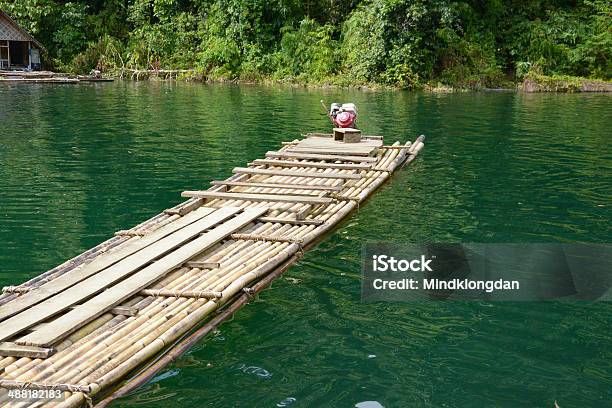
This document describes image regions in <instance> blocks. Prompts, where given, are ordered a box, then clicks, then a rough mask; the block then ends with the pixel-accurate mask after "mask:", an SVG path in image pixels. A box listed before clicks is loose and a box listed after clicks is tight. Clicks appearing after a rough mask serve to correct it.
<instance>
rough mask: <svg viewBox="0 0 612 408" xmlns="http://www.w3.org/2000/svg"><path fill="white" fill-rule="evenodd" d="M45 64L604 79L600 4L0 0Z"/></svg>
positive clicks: (370, 77) (605, 37) (395, 78)
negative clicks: (42, 52)
mask: <svg viewBox="0 0 612 408" xmlns="http://www.w3.org/2000/svg"><path fill="white" fill-rule="evenodd" d="M0 8H2V9H3V10H5V11H6V12H8V13H9V14H10V15H12V16H13V17H14V18H16V19H17V20H18V21H19V22H20V23H21V24H22V25H23V26H25V27H26V28H27V29H28V30H30V32H31V33H32V34H34V35H35V36H36V37H37V38H38V39H39V40H40V41H42V42H43V43H44V44H45V45H46V46H47V48H48V51H49V53H48V56H47V63H48V65H49V66H50V68H54V69H57V70H69V71H75V72H88V71H89V70H91V69H93V68H98V69H101V70H103V71H109V72H112V71H115V70H119V69H122V68H139V69H142V68H145V69H155V68H166V69H173V68H174V69H179V68H180V69H184V68H195V69H196V70H197V72H198V73H199V74H200V75H201V76H202V78H208V79H245V80H260V79H266V78H270V79H277V80H291V81H297V82H302V83H325V82H327V83H337V84H346V83H349V82H352V83H354V82H355V81H356V82H359V83H382V84H389V85H395V86H401V87H415V86H420V85H423V84H425V83H429V84H446V85H451V86H459V87H492V86H499V85H503V84H507V83H509V82H511V81H516V80H520V79H522V78H523V77H524V76H525V75H528V74H530V73H534V74H539V75H577V76H584V77H591V78H601V79H608V80H609V79H610V78H611V77H612V58H611V57H612V3H611V2H610V1H607V0H575V1H569V0H532V1H523V0H507V1H501V0H470V1H452V0H307V1H297V0H270V1H263V0H110V1H101V0H93V1H78V0H74V1H60V0H0Z"/></svg>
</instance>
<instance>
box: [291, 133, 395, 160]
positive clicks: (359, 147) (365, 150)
mask: <svg viewBox="0 0 612 408" xmlns="http://www.w3.org/2000/svg"><path fill="white" fill-rule="evenodd" d="M382 145H383V142H382V140H380V139H374V140H372V139H365V140H362V141H361V142H359V143H344V142H340V141H337V140H334V139H332V138H329V137H309V138H306V139H303V140H301V141H300V142H299V143H298V144H296V145H295V146H293V147H291V148H290V149H288V151H289V152H290V153H309V154H312V153H315V154H330V155H347V156H371V155H372V154H374V153H375V152H376V150H377V149H378V148H379V147H381V146H382Z"/></svg>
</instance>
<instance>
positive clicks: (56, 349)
mask: <svg viewBox="0 0 612 408" xmlns="http://www.w3.org/2000/svg"><path fill="white" fill-rule="evenodd" d="M423 147H424V137H423V136H420V137H419V138H417V139H416V140H415V142H414V143H410V142H407V143H406V144H404V145H400V144H399V142H396V143H395V144H393V145H391V146H385V145H383V140H382V137H375V136H372V137H368V136H364V137H363V140H361V141H360V142H359V143H343V142H340V141H336V140H334V138H333V136H332V135H326V134H311V135H307V137H306V138H305V139H302V140H294V141H292V142H288V143H285V144H284V146H283V147H282V148H281V149H280V150H279V151H274V152H268V153H267V154H266V158H265V159H258V160H255V161H253V162H252V163H250V164H249V166H248V167H239V168H235V169H234V175H233V176H231V177H229V178H228V179H226V180H216V181H213V182H211V184H212V187H210V188H209V189H207V190H199V191H185V192H183V194H182V196H183V197H188V198H189V199H188V200H186V201H184V202H182V203H181V204H179V205H177V206H175V207H173V208H170V209H167V210H165V211H164V212H162V213H161V214H158V215H156V216H154V217H153V218H151V219H149V220H147V221H145V222H143V223H141V224H139V225H137V226H135V227H133V228H131V229H129V230H124V231H118V232H117V233H116V234H115V236H114V237H113V238H111V239H109V240H107V241H105V242H103V243H101V244H99V245H98V246H96V247H94V248H92V249H90V250H88V251H86V252H85V253H83V254H81V255H79V256H77V257H75V258H73V259H71V260H69V261H67V262H65V263H63V264H62V265H59V266H57V267H55V268H53V269H51V270H49V271H47V272H45V273H43V274H41V275H39V276H37V277H35V278H33V279H31V280H29V281H28V282H25V283H23V284H21V285H19V286H10V287H5V288H3V293H2V295H0V406H2V407H5V406H6V407H47V406H54V407H62V408H66V407H79V406H83V405H92V404H93V403H95V404H96V406H99V407H104V406H106V405H107V404H108V402H109V401H111V400H113V399H114V398H117V397H119V396H121V395H124V394H126V393H127V392H129V391H130V390H132V389H134V388H136V387H138V386H139V385H141V384H143V383H145V382H146V381H148V380H149V379H150V378H151V377H152V376H153V375H154V374H155V372H157V371H158V370H160V369H161V368H163V367H164V366H165V365H167V364H169V363H170V362H171V361H172V360H173V359H174V358H176V357H177V356H178V355H180V354H181V353H182V352H184V351H186V350H187V349H188V348H189V347H190V346H191V345H193V344H194V343H195V342H196V341H198V340H199V339H201V338H202V337H203V336H205V335H206V334H207V333H209V332H210V331H211V330H213V329H214V328H215V327H216V326H217V325H218V324H220V323H221V322H222V321H223V320H224V319H226V318H227V317H229V316H231V315H232V314H233V313H234V312H235V311H236V310H238V309H239V308H240V307H241V306H243V305H244V304H246V303H247V302H248V301H249V299H250V298H251V297H252V296H253V294H254V293H256V292H258V291H259V290H261V289H263V288H264V287H266V286H267V285H269V283H270V282H271V281H272V280H273V279H275V278H276V277H278V276H279V275H280V274H281V273H282V272H283V271H284V270H286V269H287V268H288V267H289V266H290V265H291V264H293V263H294V262H295V261H296V260H297V259H299V257H300V256H301V255H302V253H303V251H304V249H306V248H308V247H309V246H310V245H312V243H313V242H315V241H317V240H318V239H321V237H322V235H323V234H324V233H326V232H327V231H329V230H330V229H331V228H333V227H334V226H336V225H337V224H338V223H339V221H340V220H342V219H343V218H345V217H347V216H348V214H349V213H350V212H351V211H353V210H355V209H357V208H358V206H359V204H360V203H361V202H363V201H364V200H365V199H366V198H367V197H368V196H369V195H370V194H371V193H373V192H374V190H375V189H376V188H378V187H379V186H380V185H381V184H382V183H383V182H385V181H386V180H387V179H388V178H389V177H390V175H391V174H392V173H393V172H394V171H395V170H397V169H398V168H400V167H401V166H403V165H406V164H407V163H410V162H411V161H412V160H414V158H415V157H416V156H417V155H418V154H419V152H420V150H421V149H422V148H423ZM15 390H21V391H23V390H59V391H61V392H62V393H63V394H62V396H63V399H62V400H61V401H58V400H50V399H40V400H36V399H33V400H14V399H13V396H14V395H15V394H14V391H15ZM113 391H114V392H113Z"/></svg>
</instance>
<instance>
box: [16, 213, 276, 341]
mask: <svg viewBox="0 0 612 408" xmlns="http://www.w3.org/2000/svg"><path fill="white" fill-rule="evenodd" d="M219 211H221V210H219ZM266 211H267V209H266V208H250V209H246V210H244V212H242V213H241V214H239V215H238V216H236V217H235V218H233V219H231V220H229V221H226V222H225V223H223V224H221V225H219V226H218V227H216V228H214V229H212V230H211V231H209V232H206V233H205V234H202V235H201V236H200V237H199V238H197V239H195V240H193V241H191V242H189V243H187V244H185V245H184V246H182V247H180V248H178V249H177V250H175V251H174V252H171V253H170V254H168V255H166V256H165V257H163V258H161V259H160V260H159V261H157V262H155V263H153V264H151V265H149V266H147V267H146V268H144V269H142V270H140V271H138V272H137V273H135V274H133V275H132V276H130V277H128V278H127V279H125V280H123V281H122V282H120V283H118V284H116V285H115V286H113V287H111V288H109V289H107V290H105V291H104V292H102V293H100V294H99V295H97V296H95V297H94V298H92V299H90V300H88V301H87V302H85V303H83V304H82V305H80V306H79V307H77V308H75V309H74V310H72V311H70V312H68V313H66V314H65V315H63V316H61V317H59V318H57V319H56V320H54V321H52V322H51V323H49V325H47V326H46V327H44V328H42V329H41V330H38V331H36V332H34V333H30V334H28V335H26V336H24V337H23V338H21V339H20V340H19V341H18V343H19V344H27V345H34V346H46V345H50V344H53V343H55V342H56V341H58V340H60V339H61V338H63V337H65V336H66V335H67V334H69V333H71V332H73V331H74V330H76V329H78V328H80V327H82V326H83V325H85V324H87V323H88V322H90V321H91V320H93V319H95V318H96V317H98V316H99V315H101V314H102V313H104V312H105V311H106V310H109V309H111V308H112V307H114V306H115V305H117V304H119V303H121V302H123V301H124V300H125V299H127V298H129V297H131V296H133V295H135V294H137V293H138V292H140V291H141V290H143V289H145V288H146V287H148V286H150V285H152V284H153V283H154V282H156V281H158V280H159V279H161V278H162V277H163V276H165V275H166V274H167V273H169V272H171V271H173V270H174V269H176V268H178V267H179V266H181V265H182V264H184V263H185V262H186V261H188V260H189V259H191V258H193V257H194V256H197V255H198V254H200V253H202V252H203V251H205V250H206V249H208V248H210V247H211V246H213V245H215V244H217V243H218V242H219V241H221V240H222V239H223V238H225V237H227V236H228V235H231V234H232V233H234V232H235V231H237V230H240V229H242V228H244V227H245V226H246V225H248V224H250V223H251V222H253V221H254V220H255V219H257V218H258V217H260V216H261V215H262V214H264V213H265V212H266ZM217 212H218V211H217Z"/></svg>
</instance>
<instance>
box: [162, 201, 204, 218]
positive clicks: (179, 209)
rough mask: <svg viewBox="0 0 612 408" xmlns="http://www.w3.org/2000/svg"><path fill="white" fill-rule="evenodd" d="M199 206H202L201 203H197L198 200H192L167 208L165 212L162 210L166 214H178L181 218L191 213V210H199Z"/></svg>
mask: <svg viewBox="0 0 612 408" xmlns="http://www.w3.org/2000/svg"><path fill="white" fill-rule="evenodd" d="M200 206H202V202H201V201H198V200H194V201H192V202H187V201H185V202H184V203H181V204H179V205H178V206H176V207H173V208H168V209H167V210H164V212H165V213H166V214H178V215H180V216H181V217H182V216H183V215H185V214H188V213H190V212H192V211H193V210H196V209H198V208H200Z"/></svg>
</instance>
